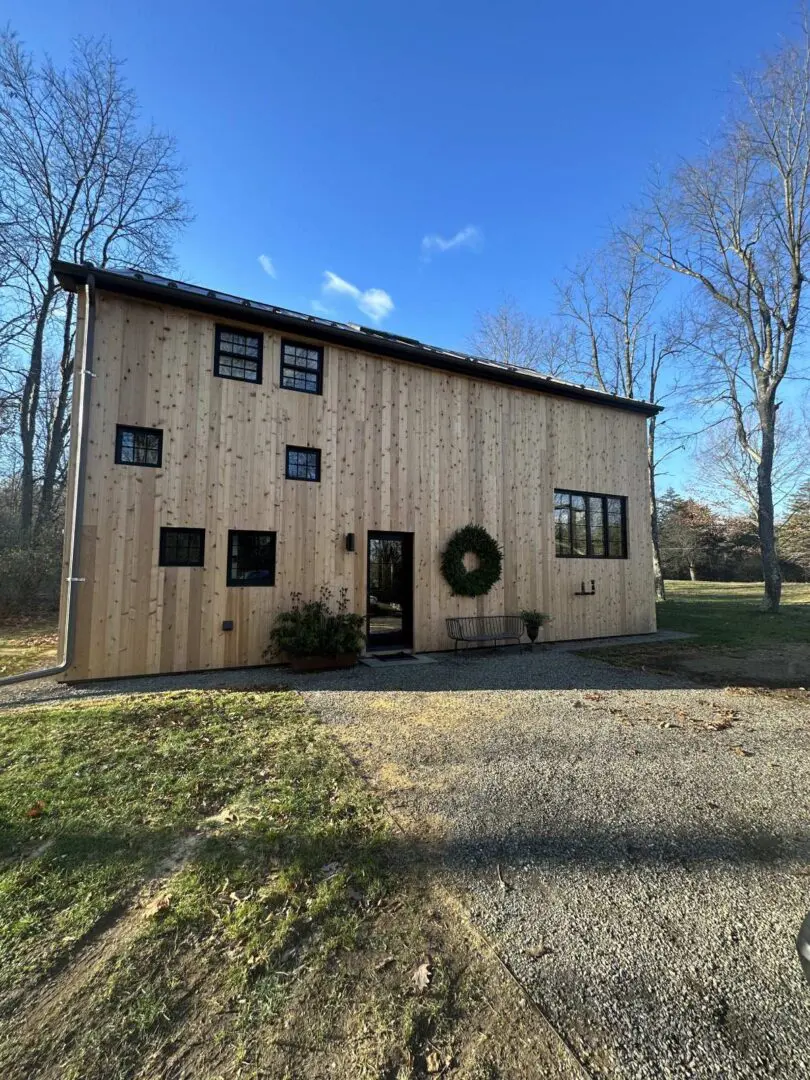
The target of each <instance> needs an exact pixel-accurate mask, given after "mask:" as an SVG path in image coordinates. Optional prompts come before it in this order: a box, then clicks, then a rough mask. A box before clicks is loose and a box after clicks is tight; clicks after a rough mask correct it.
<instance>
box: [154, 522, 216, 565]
mask: <svg viewBox="0 0 810 1080" xmlns="http://www.w3.org/2000/svg"><path fill="white" fill-rule="evenodd" d="M204 559H205V529H166V528H164V529H161V530H160V565H161V566H203V565H204Z"/></svg>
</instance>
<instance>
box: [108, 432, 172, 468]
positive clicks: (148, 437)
mask: <svg viewBox="0 0 810 1080" xmlns="http://www.w3.org/2000/svg"><path fill="white" fill-rule="evenodd" d="M162 460H163V432H162V431H161V430H160V428H145V427H129V426H128V425H127V424H117V425H116V428H115V464H116V465H148V466H150V468H153V469H158V468H160V463H161V461H162Z"/></svg>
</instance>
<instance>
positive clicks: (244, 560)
mask: <svg viewBox="0 0 810 1080" xmlns="http://www.w3.org/2000/svg"><path fill="white" fill-rule="evenodd" d="M275 581H276V534H275V533H274V532H247V531H244V530H239V531H237V530H234V529H232V530H231V531H230V532H229V533H228V585H274V584H275Z"/></svg>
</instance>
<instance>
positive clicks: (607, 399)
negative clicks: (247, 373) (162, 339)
mask: <svg viewBox="0 0 810 1080" xmlns="http://www.w3.org/2000/svg"><path fill="white" fill-rule="evenodd" d="M53 272H54V274H55V275H56V278H57V280H58V281H59V284H60V285H61V286H62V287H63V288H64V289H66V290H67V291H69V292H75V291H76V290H77V289H78V288H79V287H80V286H81V285H83V284H85V283H86V281H87V280H88V277H89V276H90V275H93V277H94V279H95V284H96V287H97V288H98V289H101V290H102V291H104V292H113V293H120V294H123V295H126V296H132V297H135V298H137V299H141V300H152V301H155V302H157V303H164V304H166V303H168V304H171V305H173V306H174V307H180V308H186V309H188V310H192V311H200V312H202V313H204V314H206V315H212V316H218V317H221V318H226V319H232V320H234V321H237V322H243V323H249V324H252V325H256V326H265V327H268V328H270V329H274V330H281V331H286V332H288V333H291V334H298V335H300V336H303V337H308V338H312V339H314V340H316V341H323V342H326V343H328V344H331V345H339V346H341V345H342V346H344V347H347V348H351V349H356V350H359V351H361V352H367V353H373V354H377V355H380V356H388V357H391V358H393V359H395V360H404V361H406V362H409V363H414V364H422V365H424V366H427V367H432V368H437V369H438V370H441V371H450V372H453V373H455V374H459V375H466V376H467V377H469V378H478V379H486V380H488V381H490V382H500V383H505V384H506V385H509V386H517V387H520V388H521V389H525V390H532V391H534V392H535V393H541V394H543V393H545V394H552V395H554V396H556V397H566V398H572V399H574V400H576V401H585V402H589V403H590V404H592V405H604V406H607V407H609V408H614V409H624V410H625V411H629V412H637V413H641V414H643V415H644V416H655V415H656V414H657V413H659V412H661V408H662V407H661V406H660V405H653V404H651V403H650V402H648V401H637V400H635V399H633V398H622V397H618V396H613V395H612V394H605V393H602V392H601V391H599V390H591V389H589V388H588V387H585V386H582V387H579V386H574V385H570V384H567V383H560V382H557V381H555V380H553V379H550V378H549V379H545V378H543V377H538V376H535V375H528V374H524V373H522V372H521V371H519V370H516V369H514V368H507V367H497V366H496V365H494V364H486V363H481V364H480V366H479V365H478V364H477V363H476V362H475V361H474V360H468V359H465V358H462V357H460V356H459V357H456V356H453V355H451V354H448V353H441V352H434V351H432V350H431V349H429V348H427V347H425V346H421V345H417V344H415V345H405V344H398V343H397V341H396V340H385V339H383V338H374V337H371V336H369V335H365V334H364V333H363V332H362V331H359V332H358V331H353V330H351V329H348V328H343V327H340V326H337V325H330V324H328V323H326V322H325V321H324V322H321V321H318V322H309V321H307V319H306V318H305V317H303V316H302V317H300V318H299V317H296V316H295V315H294V314H292V313H290V314H285V313H282V312H280V311H267V310H263V309H262V308H259V307H256V306H254V305H252V304H251V303H250V301H249V300H244V301H241V302H235V301H231V300H224V299H222V298H221V297H219V296H216V295H206V294H205V293H203V292H190V291H183V290H182V289H180V288H179V287H177V286H172V285H163V284H160V283H157V282H154V281H148V280H141V279H139V278H135V277H131V276H129V275H126V274H116V273H115V271H111V270H102V269H98V268H96V267H93V266H89V265H88V266H79V265H77V264H75V263H69V262H61V261H55V262H54V263H53Z"/></svg>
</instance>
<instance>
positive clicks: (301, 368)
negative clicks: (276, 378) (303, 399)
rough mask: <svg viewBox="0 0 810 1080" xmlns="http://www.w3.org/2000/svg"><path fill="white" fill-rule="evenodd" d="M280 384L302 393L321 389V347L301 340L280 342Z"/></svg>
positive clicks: (287, 388)
mask: <svg viewBox="0 0 810 1080" xmlns="http://www.w3.org/2000/svg"><path fill="white" fill-rule="evenodd" d="M281 386H282V388H283V389H284V390H300V391H301V392H302V393H304V394H320V393H321V392H322V389H323V349H321V348H320V347H319V346H318V345H307V344H306V343H305V342H303V341H282V342H281Z"/></svg>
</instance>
